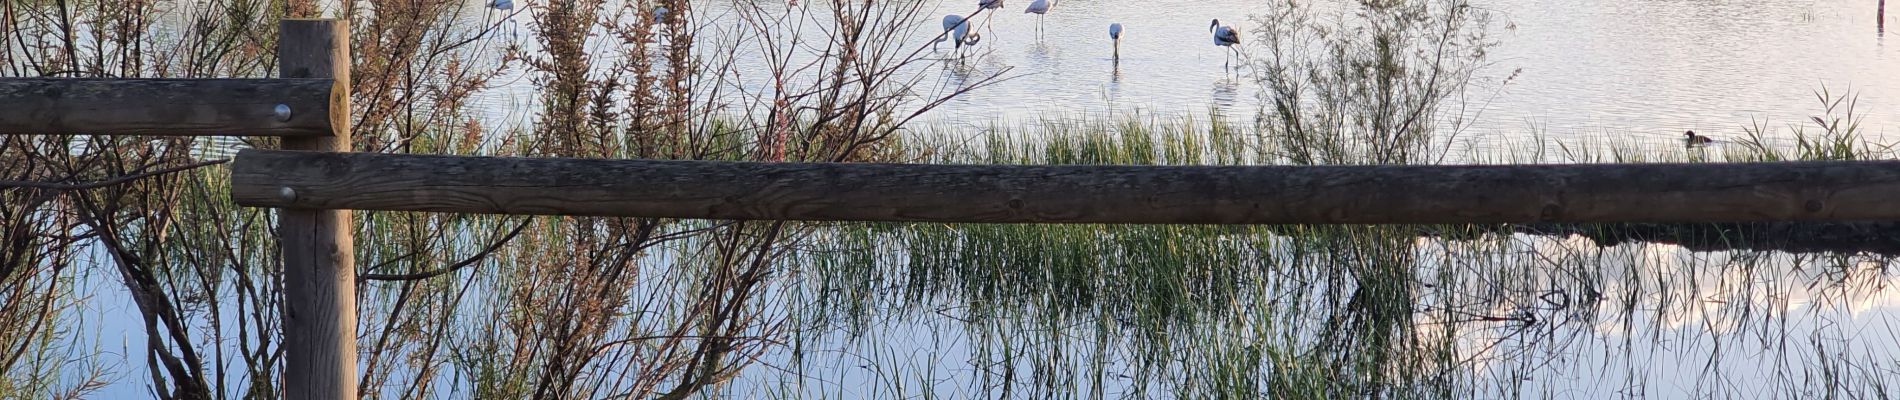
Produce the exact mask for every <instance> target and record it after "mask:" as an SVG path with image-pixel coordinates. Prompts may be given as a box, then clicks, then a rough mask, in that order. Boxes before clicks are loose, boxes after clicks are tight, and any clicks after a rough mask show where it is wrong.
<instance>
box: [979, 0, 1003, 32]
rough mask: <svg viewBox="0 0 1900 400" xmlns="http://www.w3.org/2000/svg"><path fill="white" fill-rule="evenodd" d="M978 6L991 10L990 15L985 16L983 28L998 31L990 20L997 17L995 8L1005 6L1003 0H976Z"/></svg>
mask: <svg viewBox="0 0 1900 400" xmlns="http://www.w3.org/2000/svg"><path fill="white" fill-rule="evenodd" d="M976 6H977V7H982V9H984V10H990V12H989V15H985V16H983V29H986V30H989V32H990V33H992V34H994V33H996V26H995V25H991V24H990V22H991V21H990V20H993V19H996V11H995V10H999V9H1002V8H1003V0H976Z"/></svg>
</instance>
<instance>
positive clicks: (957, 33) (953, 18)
mask: <svg viewBox="0 0 1900 400" xmlns="http://www.w3.org/2000/svg"><path fill="white" fill-rule="evenodd" d="M943 30H944V32H945V34H944V35H939V36H937V40H936V41H933V42H930V46H931V47H936V46H937V44H938V43H943V41H944V40H945V39H949V40H952V41H955V42H956V49H957V55H958V56H962V55H963V46H964V45H966V44H976V41H977V40H978V39H977V37H976V36H975V35H970V34H969V33H970V24H969V21H964V20H963V16H961V15H956V14H950V15H945V16H943ZM945 36H948V38H946V37H945Z"/></svg>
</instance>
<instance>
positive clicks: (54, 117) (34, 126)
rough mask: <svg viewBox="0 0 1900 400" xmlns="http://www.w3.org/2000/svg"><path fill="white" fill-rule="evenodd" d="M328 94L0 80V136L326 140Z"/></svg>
mask: <svg viewBox="0 0 1900 400" xmlns="http://www.w3.org/2000/svg"><path fill="white" fill-rule="evenodd" d="M334 89H335V81H333V80H331V79H51V78H5V79H0V104H4V105H5V106H4V107H0V134H13V135H62V134H85V135H163V136H327V135H330V133H331V122H330V118H329V116H330V105H331V103H332V97H333V96H334V95H336V94H337V93H335V92H334ZM278 104H283V105H286V106H289V107H290V111H291V112H290V118H289V119H288V120H284V119H280V118H278V116H277V114H276V108H277V105H278Z"/></svg>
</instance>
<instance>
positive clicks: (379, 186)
mask: <svg viewBox="0 0 1900 400" xmlns="http://www.w3.org/2000/svg"><path fill="white" fill-rule="evenodd" d="M281 29H282V33H281V34H282V37H281V38H280V41H279V48H278V58H279V64H278V65H279V68H280V70H281V74H280V75H281V76H280V79H191V80H157V79H139V80H132V79H127V80H100V79H0V104H5V105H6V107H4V108H0V134H103V135H191V136H211V135H224V136H280V137H283V150H261V149H252V150H243V151H241V152H239V153H238V155H237V160H236V162H235V163H233V165H232V167H231V168H232V187H231V197H232V198H233V200H234V201H236V202H237V203H238V204H242V205H246V206H255V207H277V208H280V210H279V211H278V213H277V223H278V232H279V234H280V237H279V240H280V247H281V248H282V251H283V260H284V264H285V265H284V271H285V272H284V273H285V274H286V277H285V279H284V282H285V289H284V290H285V302H284V303H283V309H282V311H281V312H282V314H283V315H282V317H283V329H284V331H283V335H284V343H285V348H286V354H285V367H284V375H285V386H284V389H285V393H284V395H285V397H286V398H289V399H348V398H354V397H355V395H356V393H357V388H356V374H357V371H356V365H355V363H356V336H355V327H356V305H355V302H354V298H355V261H354V259H353V257H354V253H355V249H354V245H353V238H352V236H351V231H350V226H351V225H350V221H351V212H350V211H349V210H403V211H438V212H460V213H495V214H537V215H596V216H622V217H658V218H714V219H767V220H838V221H846V220H848V221H929V222H987V223H1142V224H1395V223H1518V222H1741V221H1775V220H1813V221H1821V220H1900V206H1897V205H1896V203H1895V202H1894V201H1893V200H1892V199H1896V198H1900V162H1894V161H1877V162H1798V163H1734V164H1612V165H1493V166H1110V165H1094V166H1031V165H911V164H836V163H813V164H805V163H753V162H711V161H654V160H600V159H564V158H505V157H462V156H432V155H399V154H360V153H350V152H349V151H350V148H349V143H350V137H349V132H350V129H349V128H350V125H349V124H350V118H349V116H350V112H349V101H348V99H349V89H348V88H349V85H348V83H349V82H350V77H349V60H350V54H349V46H348V37H349V35H348V29H347V27H346V25H345V23H344V22H342V21H336V20H286V21H283V22H282V25H281ZM286 150H288V151H286Z"/></svg>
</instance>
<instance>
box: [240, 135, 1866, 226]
mask: <svg viewBox="0 0 1900 400" xmlns="http://www.w3.org/2000/svg"><path fill="white" fill-rule="evenodd" d="M232 186H233V187H232V190H231V196H232V197H233V198H234V199H235V200H236V201H237V202H238V204H242V205H247V206H258V207H292V208H314V209H359V210H402V211H440V212H461V213H491V214H539V215H554V214H560V215H595V216H623V217H663V218H713V219H774V220H855V221H930V222H997V223H1138V224H1410V223H1521V222H1718V221H1721V222H1739V221H1779V220H1814V221H1819V220H1900V161H1866V162H1783V163H1732V164H1597V165H1491V166H1205V167H1195V166H1172V167H1163V166H1109V165H1099V166H1017V165H912V164H799V163H747V162H704V161H647V160H599V159H562V158H499V157H455V156H432V155H391V154H316V153H301V152H284V151H265V150H245V151H241V152H239V153H238V156H237V160H236V162H235V163H234V166H233V167H232Z"/></svg>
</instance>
